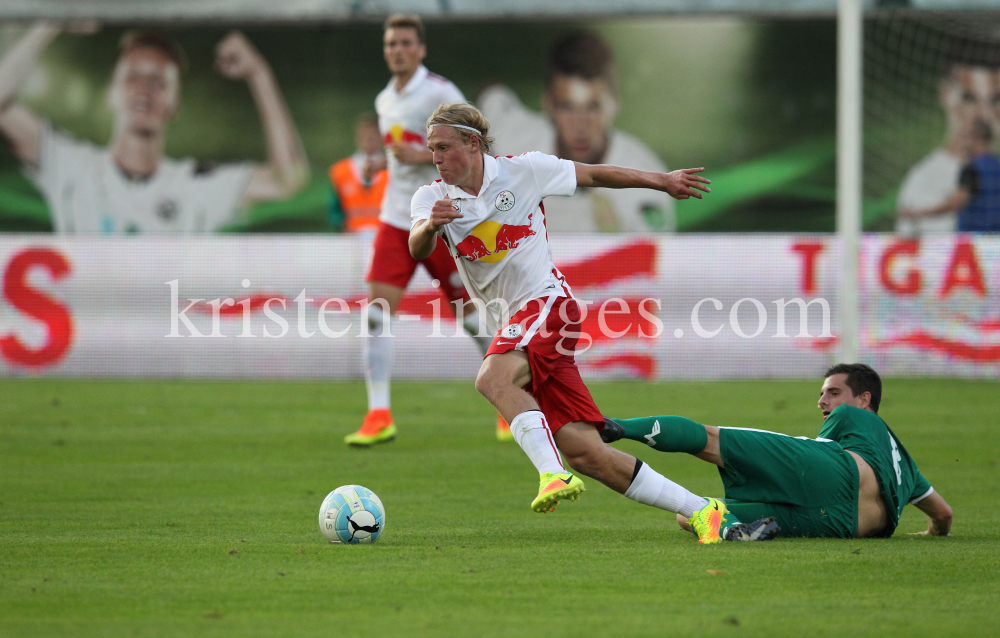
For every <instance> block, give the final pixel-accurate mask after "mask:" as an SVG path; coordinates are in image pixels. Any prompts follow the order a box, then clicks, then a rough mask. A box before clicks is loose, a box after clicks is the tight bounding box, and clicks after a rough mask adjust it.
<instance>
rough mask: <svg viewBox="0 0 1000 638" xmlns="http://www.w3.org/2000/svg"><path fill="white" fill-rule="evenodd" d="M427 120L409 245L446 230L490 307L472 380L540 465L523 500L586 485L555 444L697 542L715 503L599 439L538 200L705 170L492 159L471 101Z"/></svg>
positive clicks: (541, 500)
mask: <svg viewBox="0 0 1000 638" xmlns="http://www.w3.org/2000/svg"><path fill="white" fill-rule="evenodd" d="M427 126H428V136H427V145H428V147H429V148H430V149H431V151H432V153H433V156H434V164H435V165H436V166H437V168H438V172H439V173H440V175H441V179H440V180H438V181H436V182H434V183H432V184H430V185H427V186H423V187H421V188H420V190H418V191H417V192H416V194H415V195H414V196H413V203H412V206H411V210H412V218H413V227H412V229H411V230H410V241H409V245H410V252H411V253H412V254H413V257H414V258H415V259H420V258H422V257H425V256H426V255H428V254H430V253H431V251H433V250H434V248H435V246H436V243H437V241H438V239H439V237H443V238H444V240H445V242H446V243H447V244H448V247H449V250H450V252H451V254H452V256H453V257H454V259H455V261H456V262H457V264H458V266H459V272H460V273H461V274H462V279H463V280H464V281H465V285H466V288H467V289H468V290H469V292H470V294H471V295H472V296H473V298H474V299H477V300H479V301H480V302H481V303H483V304H485V305H486V308H487V309H488V312H485V315H486V320H487V323H488V324H489V327H490V329H491V330H494V329H496V330H497V335H496V337H495V338H494V340H493V344H492V345H491V346H490V349H489V351H488V353H487V356H486V358H485V359H484V361H483V365H482V367H481V368H480V371H479V376H478V378H477V379H476V388H477V389H478V390H479V391H480V392H481V393H482V394H483V396H485V397H486V398H487V399H488V400H489V401H490V403H492V404H493V405H494V406H495V407H496V408H497V410H499V412H500V414H502V415H503V416H504V418H506V419H507V420H508V422H509V423H510V428H511V431H512V432H513V433H514V438H515V440H516V441H517V442H518V444H519V445H520V446H521V448H522V449H523V450H524V451H525V453H526V454H527V455H528V458H530V459H531V461H532V463H534V465H535V467H536V468H537V470H538V473H539V475H540V485H539V491H538V496H537V497H536V498H535V499H534V501H533V502H532V504H531V508H532V509H533V510H535V511H536V512H546V511H550V510H552V509H553V508H554V507H555V505H556V504H557V503H558V501H559V500H561V499H569V500H576V499H577V498H578V497H579V495H580V493H581V492H583V491H584V486H583V481H581V480H580V479H579V478H578V477H576V476H574V475H573V474H572V473H570V472H568V471H567V470H566V468H565V467H564V466H563V463H562V459H561V457H560V452H562V454H563V455H565V456H566V460H567V461H568V462H569V465H570V467H572V468H573V469H574V470H575V471H577V472H579V473H581V474H584V475H586V476H589V477H592V478H595V479H597V480H598V481H600V482H601V483H604V484H605V485H607V486H608V487H610V488H611V489H613V490H615V491H617V492H620V493H623V494H625V496H627V497H629V498H631V499H633V500H635V501H638V502H640V503H645V504H647V505H652V506H654V507H659V508H661V509H666V510H669V511H671V512H676V513H680V514H682V515H684V516H686V517H687V518H689V519H690V521H691V524H692V525H693V526H694V527H695V529H697V530H698V531H699V539H700V540H701V541H702V542H717V541H718V540H719V526H720V525H721V523H722V517H723V516H724V515H725V513H726V509H725V504H724V503H722V502H721V501H719V500H717V499H705V498H702V497H700V496H697V495H695V494H692V493H691V492H689V491H688V490H686V489H684V488H683V487H681V486H680V485H677V484H676V483H674V482H672V481H670V480H669V479H667V478H665V477H663V476H662V475H660V474H658V473H657V472H656V471H654V470H653V469H652V468H650V467H649V466H648V465H645V464H643V463H642V461H639V460H638V459H636V458H634V457H632V456H629V455H628V454H625V453H623V452H620V451H618V450H616V449H614V448H612V447H610V446H608V445H606V444H604V443H603V442H602V441H601V437H600V435H599V434H598V431H599V430H600V429H601V428H603V427H604V417H603V416H602V415H601V412H600V410H598V409H597V406H596V405H594V400H593V399H592V398H591V396H590V392H589V391H588V390H587V387H586V386H585V385H584V383H583V380H582V379H581V378H580V372H579V370H578V369H577V367H576V363H575V360H574V350H575V348H576V342H577V339H578V337H579V328H580V322H581V312H580V307H579V305H578V304H577V302H576V300H575V299H574V298H573V293H572V291H571V290H570V287H569V284H568V283H567V282H566V280H565V278H564V277H563V276H562V274H561V273H560V272H559V270H558V269H557V268H556V267H555V266H554V265H553V263H552V254H551V250H550V247H549V243H548V236H547V234H546V232H545V221H544V216H545V211H544V208H543V207H542V199H543V198H545V197H551V196H563V197H566V196H569V195H571V194H572V193H573V191H575V190H576V189H577V188H578V187H591V186H602V187H605V188H651V189H655V190H659V191H663V192H666V193H669V194H670V195H671V196H672V197H674V198H678V199H687V198H688V197H697V198H699V199H700V198H701V193H700V192H698V191H699V190H700V191H704V192H708V190H709V189H708V187H707V186H706V185H707V184H708V183H709V181H708V180H707V179H705V178H703V177H701V176H699V175H696V173H698V172H699V171H701V170H702V169H700V168H695V169H684V170H679V171H674V172H672V173H652V172H645V171H640V170H637V169H629V168H622V167H618V166H606V165H589V164H582V163H578V162H571V161H569V160H564V159H559V158H557V157H554V156H552V155H545V154H543V153H538V152H532V153H525V154H524V155H521V156H520V157H501V158H496V159H494V158H493V157H491V156H489V155H488V154H486V153H487V152H488V150H489V146H490V144H491V143H492V142H493V140H492V139H491V138H490V137H489V122H487V120H486V118H485V117H483V115H482V113H480V112H479V111H478V110H477V109H476V108H475V107H473V106H471V105H469V104H447V105H442V106H441V107H439V108H438V109H437V110H436V111H435V112H434V114H433V115H432V116H431V118H430V119H429V120H428V122H427ZM504 306H506V308H507V309H508V310H506V311H505V309H504ZM510 312H513V315H512V316H510ZM505 315H507V316H505ZM557 448H558V449H557ZM686 512H687V513H686ZM688 513H689V514H688Z"/></svg>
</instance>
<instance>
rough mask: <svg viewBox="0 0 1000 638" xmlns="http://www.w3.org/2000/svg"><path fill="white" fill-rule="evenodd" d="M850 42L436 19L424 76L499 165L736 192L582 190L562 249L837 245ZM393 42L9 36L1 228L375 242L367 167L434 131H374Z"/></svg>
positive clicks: (3, 77) (138, 33) (819, 36)
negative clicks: (838, 162) (534, 162)
mask: <svg viewBox="0 0 1000 638" xmlns="http://www.w3.org/2000/svg"><path fill="white" fill-rule="evenodd" d="M119 4H121V3H119ZM126 4H127V3H126ZM196 4H197V3H196ZM261 6H263V5H261ZM380 7H381V5H380ZM379 10H380V11H381V10H384V8H381V9H379ZM469 33H475V34H476V36H475V38H473V39H472V40H471V41H472V42H473V43H474V45H475V48H476V51H475V53H474V54H470V52H469V46H470V39H469V38H468V36H467V34H469ZM835 37H836V28H835V24H834V21H833V20H832V19H829V18H817V19H815V20H801V19H795V20H777V19H763V18H737V17H726V18H720V17H701V18H697V17H684V18H681V17H652V18H651V17H645V18H624V19H614V20H611V19H593V20H589V21H586V22H581V21H573V22H559V21H545V22H539V23H530V22H510V21H505V22H503V23H498V22H495V21H489V20H485V19H484V20H483V21H481V22H469V23H465V22H463V23H462V24H460V25H459V24H456V23H441V22H439V23H433V22H429V23H428V25H427V34H426V47H427V57H426V58H425V60H424V64H425V65H426V67H427V68H428V69H429V70H430V71H431V72H433V73H435V74H437V75H440V76H443V77H445V78H447V79H448V80H451V81H452V82H454V83H455V85H456V86H457V87H458V89H460V91H461V92H462V94H463V95H464V97H465V98H467V99H468V100H472V101H474V102H475V103H476V104H477V105H478V106H479V107H480V108H481V109H482V110H483V112H484V113H485V114H486V115H487V117H488V118H489V119H490V121H491V130H490V134H491V136H493V137H495V138H496V144H495V148H494V149H493V150H492V152H493V153H494V154H503V155H516V154H520V153H522V152H524V151H529V150H534V151H542V152H547V153H558V154H560V155H561V156H563V157H565V158H567V159H572V160H576V161H582V162H590V163H597V162H600V163H617V164H624V165H627V166H630V167H635V168H641V169H647V170H656V171H662V170H665V169H666V168H683V167H692V166H705V167H706V168H707V171H708V174H709V176H710V177H711V178H712V179H713V180H715V183H716V184H720V189H721V190H717V191H716V193H717V195H714V196H713V197H714V198H710V199H706V200H705V201H704V202H700V203H697V204H696V203H695V202H674V201H673V200H671V199H670V198H669V197H667V196H666V195H665V194H663V193H658V192H654V191H612V190H608V189H590V190H587V191H580V192H578V193H577V194H576V195H575V196H574V197H572V198H567V199H565V200H559V201H553V202H551V205H547V209H548V212H549V219H548V226H549V229H550V232H552V233H559V232H670V231H673V230H682V231H685V230H686V231H715V230H727V231H738V230H762V229H769V230H776V231H812V230H816V231H832V230H833V219H834V217H833V203H832V194H831V193H830V192H829V188H828V185H827V184H828V182H830V181H832V176H833V166H834V164H833V149H834V144H833V139H834V114H835V99H834V96H835V85H836V83H835V78H834V68H835V65H834V61H835V50H836V47H835V42H836V39H835ZM382 39H383V34H382V29H381V25H380V24H378V23H377V22H364V23H357V24H329V23H326V24H316V23H313V24H306V23H299V24H295V25H292V24H277V25H274V26H262V25H261V23H260V22H257V23H250V24H244V25H240V24H233V25H232V26H226V25H220V24H219V23H218V22H216V23H214V24H211V25H209V24H204V25H198V24H194V23H186V24H180V25H179V24H176V23H175V24H171V25H168V26H164V25H163V24H162V23H148V24H143V23H142V22H138V23H134V24H129V25H128V26H122V23H121V22H118V23H116V24H115V25H105V26H103V27H95V26H93V25H90V26H88V27H86V28H82V27H81V26H80V25H70V26H67V27H66V28H59V27H58V26H57V25H53V24H31V23H27V22H18V23H2V22H0V104H4V105H9V106H8V107H7V108H5V109H4V110H3V112H2V113H0V138H2V139H3V140H4V141H5V142H6V144H4V145H0V233H2V232H51V233H55V234H58V235H88V236H89V235H101V236H104V235H112V236H116V235H123V234H151V233H155V234H214V233H220V232H230V233H231V232H247V233H280V232H310V233H313V232H315V233H329V232H337V231H344V230H352V229H354V228H360V227H364V226H365V224H364V223H360V222H359V223H352V222H353V221H354V220H353V219H352V211H351V209H352V208H355V205H357V207H358V208H359V209H367V213H368V214H370V213H371V211H372V210H373V209H377V207H378V201H377V195H373V197H375V203H374V205H371V201H369V200H370V199H371V198H365V197H355V196H353V195H351V194H350V193H349V192H348V191H349V189H350V187H352V186H356V187H359V188H360V186H363V185H364V184H362V183H361V182H363V181H364V180H363V179H358V176H359V175H360V174H361V173H362V172H363V165H364V164H365V162H366V161H367V160H370V159H377V158H378V157H379V156H380V155H382V154H383V153H384V149H385V148H386V147H391V146H393V145H395V144H403V145H410V146H414V147H416V148H418V149H420V148H422V147H423V142H424V136H425V134H426V131H424V130H422V129H421V127H420V126H413V125H407V126H405V127H404V126H402V124H401V123H400V122H395V121H388V120H386V121H382V122H377V126H376V127H375V128H374V130H372V128H371V126H370V122H371V121H370V120H368V119H366V118H365V114H366V113H369V114H370V112H372V111H374V108H375V107H374V102H375V97H376V96H377V95H378V94H379V92H380V91H382V90H383V89H385V88H386V85H387V84H388V83H389V81H390V79H391V75H390V73H389V70H388V69H387V66H386V61H385V60H384V58H383V42H382ZM5 60H6V61H7V62H8V64H4V61H5ZM695 68H696V69H698V72H697V73H691V69H695ZM285 115H287V117H285ZM428 115H429V113H428ZM372 142H374V143H373V144H372ZM930 148H931V147H928V149H921V150H929V149H930ZM352 158H353V160H352ZM343 160H350V161H353V167H354V168H353V169H352V170H345V171H342V174H343V176H344V178H345V179H344V181H345V184H343V186H344V188H342V189H341V190H340V191H339V196H338V198H337V199H336V200H334V199H333V190H334V185H335V184H334V182H338V181H339V180H338V178H337V176H336V175H335V173H337V171H335V170H334V166H335V165H336V164H337V163H338V162H341V161H343ZM359 167H360V168H361V170H359ZM305 169H308V174H307V171H306V170H305ZM427 169H428V170H429V171H430V173H431V176H430V177H428V180H430V179H432V178H433V169H432V168H431V167H427ZM374 182H377V180H371V181H370V183H374ZM363 212H364V211H363Z"/></svg>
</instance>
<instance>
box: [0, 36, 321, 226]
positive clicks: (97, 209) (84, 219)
mask: <svg viewBox="0 0 1000 638" xmlns="http://www.w3.org/2000/svg"><path fill="white" fill-rule="evenodd" d="M59 32H60V29H59V27H57V26H55V25H52V24H48V23H39V24H36V25H35V26H33V27H32V28H30V29H29V30H28V32H27V33H26V34H25V35H24V36H23V37H22V38H21V39H20V40H19V41H18V42H17V43H16V44H15V45H14V46H13V47H11V48H10V49H9V50H8V51H6V52H5V53H4V55H3V58H2V59H0V135H2V136H3V137H4V138H5V139H6V140H7V142H8V143H9V144H10V148H11V149H12V151H13V153H14V155H15V156H16V157H17V158H18V159H19V160H21V161H22V162H23V163H24V165H25V167H26V168H27V172H28V175H29V177H30V178H31V180H32V181H33V182H34V183H35V185H36V186H37V187H38V189H39V190H40V191H41V192H42V195H43V196H44V197H45V201H46V203H47V204H48V206H49V211H50V214H51V216H52V226H53V228H54V230H55V232H57V233H104V234H118V233H204V232H210V231H214V230H217V229H219V228H220V227H222V226H225V225H226V224H228V223H230V222H232V221H235V218H236V215H237V213H238V211H239V210H240V209H241V208H242V207H243V206H244V205H245V204H248V203H251V202H257V201H266V200H273V199H283V198H285V197H288V196H291V195H293V194H294V193H296V192H297V191H298V190H299V189H301V188H302V186H304V185H305V183H306V181H307V180H308V177H309V164H308V162H307V161H306V155H305V151H304V150H303V149H302V143H301V141H300V140H299V135H298V132H297V131H296V129H295V125H294V123H293V122H292V119H291V117H290V116H289V113H288V107H287V106H286V105H285V101H284V98H283V97H282V95H281V91H280V89H279V88H278V84H277V82H276V81H275V79H274V75H273V74H272V72H271V68H270V66H269V65H268V64H267V61H266V60H264V58H263V57H262V56H261V55H260V53H259V52H258V51H257V50H256V49H255V48H254V46H253V45H252V44H251V43H250V41H249V40H247V39H246V37H245V36H244V35H243V34H241V33H239V32H235V31H234V32H232V33H230V34H229V35H227V36H226V37H225V38H224V39H223V40H222V41H221V42H219V44H218V46H217V47H216V60H215V66H216V68H217V69H218V71H219V72H220V73H221V74H222V75H224V76H225V77H228V78H231V79H238V80H245V81H246V82H247V84H248V85H249V87H250V92H251V94H252V95H253V98H254V101H255V103H256V105H257V110H258V111H259V113H260V117H261V123H262V125H263V128H264V137H265V139H266V141H267V162H266V163H262V164H258V163H253V162H243V163H238V164H223V165H220V166H215V167H209V166H206V165H200V164H199V163H197V162H196V161H195V160H193V159H191V158H185V159H181V160H177V159H172V158H169V157H166V156H164V154H163V147H164V144H165V141H166V139H165V138H166V131H167V126H168V124H169V123H170V120H172V119H173V117H174V116H175V115H176V114H177V110H178V108H179V107H180V82H181V73H182V71H183V67H184V66H185V57H184V52H183V51H182V50H181V49H180V47H179V45H178V44H177V43H176V42H174V41H173V40H171V39H170V38H167V37H166V36H164V35H162V34H160V33H157V32H155V31H131V32H129V33H127V34H125V37H124V38H122V42H121V53H120V55H119V56H118V61H117V63H116V64H115V68H114V72H113V73H112V76H111V84H110V86H109V88H108V93H107V100H108V105H109V106H110V107H111V111H112V113H113V114H114V128H113V130H112V133H111V140H110V142H109V143H108V146H107V147H103V148H102V147H100V146H97V145H96V144H93V143H91V142H87V141H82V140H78V139H76V138H74V137H73V136H71V135H69V134H68V133H66V132H64V131H60V130H57V129H56V128H54V127H53V126H52V124H51V123H50V122H49V121H48V120H46V119H45V118H43V117H42V116H41V115H39V114H38V113H35V112H34V111H32V110H31V109H30V108H29V107H28V106H27V105H25V104H23V103H22V102H20V101H18V100H17V99H16V96H17V89H18V87H19V86H20V85H21V84H22V82H23V81H24V80H25V79H27V77H28V76H29V75H30V73H31V71H32V69H33V68H34V67H35V64H36V63H37V61H38V58H39V56H41V54H42V52H43V51H44V50H45V48H46V47H48V45H49V44H50V43H51V42H52V41H53V40H54V39H55V38H56V36H58V35H59Z"/></svg>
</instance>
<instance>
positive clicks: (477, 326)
mask: <svg viewBox="0 0 1000 638" xmlns="http://www.w3.org/2000/svg"><path fill="white" fill-rule="evenodd" d="M462 327H464V328H465V331H466V332H468V333H469V336H470V337H472V340H473V341H475V342H476V347H477V348H479V352H481V353H482V355H483V356H484V357H485V356H486V351H487V350H489V348H490V344H491V343H493V337H492V336H489V330H487V329H486V324H484V323H483V321H482V318H481V317H480V316H479V311H478V310H473V311H472V312H470V313H468V314H466V315H464V316H463V317H462ZM480 335H487V336H480Z"/></svg>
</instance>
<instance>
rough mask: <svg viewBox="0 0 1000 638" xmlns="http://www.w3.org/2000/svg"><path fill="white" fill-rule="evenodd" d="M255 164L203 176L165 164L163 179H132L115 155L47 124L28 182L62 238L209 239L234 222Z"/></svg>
mask: <svg viewBox="0 0 1000 638" xmlns="http://www.w3.org/2000/svg"><path fill="white" fill-rule="evenodd" d="M253 168H254V167H253V164H251V163H243V164H224V165H222V166H217V167H214V168H211V169H204V170H203V169H200V168H199V167H198V166H197V164H196V162H195V161H194V160H193V159H190V158H186V159H182V160H175V159H170V158H168V157H163V158H161V159H160V161H159V164H158V165H157V167H156V172H155V173H153V174H152V175H151V176H150V177H149V178H147V179H144V180H141V181H139V180H130V179H129V178H128V177H126V176H125V173H123V172H122V170H121V169H120V168H119V167H118V166H117V165H116V164H115V162H114V160H113V159H112V157H111V152H110V151H109V150H108V149H107V148H102V147H99V146H97V145H95V144H92V143H90V142H84V141H80V140H78V139H76V138H74V137H72V136H71V135H68V134H67V133H65V132H62V131H57V130H55V129H54V128H53V127H52V126H51V124H49V123H48V122H46V123H45V125H44V127H43V129H42V135H41V140H40V151H39V156H38V166H37V167H35V168H29V169H28V170H27V174H28V177H29V178H30V179H31V181H32V182H34V184H35V186H37V187H38V189H39V190H40V191H41V192H42V195H43V196H44V197H45V201H46V202H47V203H48V206H49V212H50V215H51V216H52V225H53V228H54V229H55V232H57V233H60V234H73V233H105V234H118V233H204V232H210V231H214V230H217V229H218V228H219V227H221V226H224V225H225V224H227V223H229V222H231V221H233V220H234V218H235V216H236V213H237V211H238V210H239V206H240V203H241V201H242V199H243V194H244V193H245V192H246V189H247V185H248V184H249V183H250V176H251V174H252V173H253Z"/></svg>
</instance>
